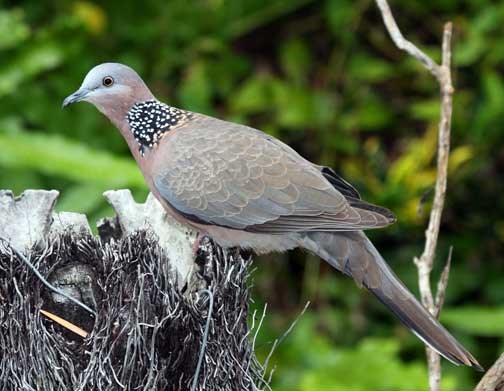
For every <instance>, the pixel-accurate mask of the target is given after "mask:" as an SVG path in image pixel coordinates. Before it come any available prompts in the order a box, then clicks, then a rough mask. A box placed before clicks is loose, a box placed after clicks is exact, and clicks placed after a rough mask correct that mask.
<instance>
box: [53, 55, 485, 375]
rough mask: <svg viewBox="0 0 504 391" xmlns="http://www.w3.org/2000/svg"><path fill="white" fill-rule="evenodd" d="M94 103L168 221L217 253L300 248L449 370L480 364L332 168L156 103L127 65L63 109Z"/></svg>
mask: <svg viewBox="0 0 504 391" xmlns="http://www.w3.org/2000/svg"><path fill="white" fill-rule="evenodd" d="M79 101H85V102H88V103H91V104H93V105H94V106H95V107H96V108H97V109H98V110H99V111H100V112H101V113H103V114H104V115H105V116H106V117H107V118H108V119H109V120H110V121H111V122H112V123H113V124H114V125H115V126H116V127H117V128H118V130H119V131H120V133H121V134H122V136H123V137H124V139H125V141H126V143H127V144H128V146H129V149H130V151H131V153H132V155H133V157H134V158H135V160H136V162H137V163H138V166H139V168H140V170H141V172H142V174H143V176H144V178H145V181H146V183H147V185H148V187H149V188H150V190H151V192H152V193H153V194H154V196H155V197H156V198H157V199H158V200H159V202H160V203H161V204H162V206H163V207H164V209H165V210H166V212H167V213H168V214H169V215H171V216H172V217H174V218H175V219H176V220H178V221H179V222H181V223H183V224H187V225H189V226H191V227H193V228H195V229H196V230H197V231H198V238H201V237H205V236H208V237H210V238H212V239H213V240H214V241H215V242H216V243H218V244H219V245H220V246H221V247H223V248H232V247H238V248H242V249H248V250H252V251H254V252H255V253H257V254H264V253H269V252H283V251H287V250H290V249H293V248H302V249H305V250H307V251H309V252H311V253H314V254H316V255H317V256H319V257H320V258H322V259H323V260H325V261H326V262H327V263H329V264H330V265H331V266H332V267H334V268H335V269H337V270H338V271H340V272H342V273H343V274H345V275H346V276H349V277H351V278H353V279H354V280H355V282H356V284H357V285H358V286H359V287H365V288H366V289H367V290H368V291H370V292H371V293H372V294H373V295H374V296H375V297H376V298H377V299H378V300H379V301H380V302H382V303H383V304H384V305H385V306H386V307H388V309H389V310H391V311H392V312H393V313H394V314H395V315H396V316H397V318H398V319H399V320H400V321H401V322H402V323H403V324H404V325H405V326H406V327H407V328H409V329H410V330H411V331H412V332H413V333H414V334H415V335H416V336H418V337H419V338H420V339H421V340H422V341H423V342H424V343H425V344H426V345H428V346H429V347H431V348H432V349H434V350H435V351H436V352H438V353H439V354H440V355H442V356H443V357H445V358H446V359H448V360H449V361H451V362H452V363H454V364H456V365H467V366H470V367H473V368H475V369H476V370H479V371H482V370H483V368H482V367H481V365H480V364H479V363H478V361H477V360H476V359H475V358H474V357H473V356H472V355H471V353H470V352H469V351H468V350H466V349H465V348H464V347H463V346H462V345H461V344H460V343H459V342H458V341H457V340H456V339H455V337H453V336H452V335H451V334H450V333H449V332H448V331H447V330H446V329H445V328H444V327H443V326H442V325H441V324H440V322H439V321H438V320H437V319H436V318H435V317H434V316H433V315H431V314H430V312H429V311H427V309H426V308H425V307H424V306H423V305H422V304H420V302H419V301H418V300H417V299H416V298H415V296H414V295H413V294H412V293H411V292H410V291H409V290H408V288H407V287H406V286H405V285H404V284H403V283H402V282H401V281H400V279H399V278H398V277H397V275H396V274H395V273H394V272H393V271H392V269H391V268H390V267H389V266H388V264H387V263H386V261H385V260H384V259H383V258H382V256H381V255H380V253H379V252H378V250H377V249H376V248H375V247H374V245H373V244H372V243H371V241H370V240H369V239H368V238H367V236H366V235H365V233H364V231H365V230H367V229H375V228H382V227H385V226H388V225H390V224H392V223H394V222H395V220H396V218H395V216H394V214H393V213H392V212H391V211H389V210H388V209H386V208H384V207H381V206H377V205H373V204H371V203H369V202H366V201H364V200H363V199H362V198H361V196H360V194H359V192H358V191H357V190H356V189H355V188H354V187H353V186H352V185H351V184H350V183H349V182H347V181H346V180H345V179H343V178H342V177H341V176H340V175H338V174H337V173H336V172H335V171H334V170H333V169H332V168H330V167H326V166H321V165H317V164H314V163H312V162H310V161H308V160H307V159H305V158H303V157H302V156H301V155H300V154H298V153H297V152H296V151H295V150H294V149H292V148H291V147H289V146H288V145H287V144H285V143H283V142H282V141H280V140H279V139H277V138H274V137H273V136H271V135H268V134H267V133H264V132H262V131H260V130H257V129H254V128H252V127H249V126H246V125H241V124H237V123H232V122H227V121H224V120H221V119H217V118H214V117H210V116H207V115H204V114H199V113H195V112H191V111H188V110H183V109H180V108H176V107H173V106H170V105H167V104H165V103H162V102H161V101H159V100H158V99H157V98H156V97H155V96H154V95H153V93H152V92H151V91H150V89H149V88H148V86H147V85H146V84H145V82H144V81H143V80H142V78H141V77H140V76H139V75H138V74H137V73H136V72H135V71H134V70H133V69H132V68H130V67H129V66H127V65H123V64H119V63H112V62H109V63H103V64H100V65H97V66H95V67H94V68H92V69H91V70H90V71H89V72H88V73H87V75H86V76H85V77H84V80H83V82H82V84H81V86H80V88H79V89H78V90H77V91H75V92H74V93H73V94H71V95H69V96H68V97H67V98H66V99H64V101H63V104H62V106H63V107H66V106H68V105H70V104H72V103H75V102H79Z"/></svg>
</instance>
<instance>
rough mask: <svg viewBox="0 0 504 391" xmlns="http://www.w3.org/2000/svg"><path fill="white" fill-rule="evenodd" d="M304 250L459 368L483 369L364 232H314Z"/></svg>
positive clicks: (309, 235)
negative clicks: (373, 298)
mask: <svg viewBox="0 0 504 391" xmlns="http://www.w3.org/2000/svg"><path fill="white" fill-rule="evenodd" d="M302 245H303V247H305V248H306V249H307V250H310V251H312V252H314V253H315V254H317V255H318V256H320V257H321V258H323V259H324V260H325V261H327V262H328V263H329V264H331V265H332V266H333V267H335V268H336V269H338V270H339V271H341V272H343V273H344V274H346V275H348V276H350V277H352V278H353V279H354V280H355V281H356V283H357V285H359V286H364V287H366V288H367V289H368V290H369V291H370V292H371V293H372V294H373V295H375V296H376V297H377V298H378V300H380V301H381V302H382V303H383V304H385V306H387V307H388V308H389V309H390V310H391V311H392V312H393V313H394V314H395V315H396V316H397V317H398V318H399V319H400V320H401V322H402V323H404V325H405V326H406V327H408V328H409V329H410V330H411V331H412V332H413V333H414V334H416V335H417V336H418V337H419V338H420V339H421V340H422V341H423V342H425V343H426V344H427V345H429V346H430V347H431V348H433V349H434V350H435V351H437V352H438V353H439V354H441V355H442V356H444V357H445V358H446V359H448V360H450V361H451V362H452V363H454V364H456V365H460V364H462V365H468V366H471V367H474V368H475V369H477V370H483V368H482V367H481V365H480V364H479V363H478V361H476V359H475V358H474V357H473V356H472V355H471V353H469V352H468V351H467V350H466V349H465V348H464V347H463V346H462V345H461V344H460V343H459V342H458V341H457V340H456V339H455V338H454V337H453V336H452V335H451V334H450V333H449V332H448V331H447V330H446V329H445V328H444V327H443V326H442V325H441V324H440V323H439V322H438V320H437V319H436V318H434V317H433V316H432V315H431V314H430V313H429V312H428V311H427V310H426V309H425V308H424V307H423V306H422V304H420V303H419V302H418V300H417V299H416V298H415V297H414V296H413V294H412V293H411V292H410V291H409V290H408V289H407V288H406V287H405V286H404V284H403V283H402V282H401V281H400V280H399V278H398V277H397V276H396V275H395V273H394V272H393V271H392V270H391V269H390V267H389V266H388V265H387V263H386V262H385V261H384V259H383V258H382V257H381V255H380V254H379V253H378V251H377V250H376V248H375V247H374V246H373V244H372V243H371V241H370V240H369V239H368V238H367V237H366V235H365V234H364V233H363V232H337V233H330V232H311V233H307V234H306V235H305V236H304V239H303V243H302Z"/></svg>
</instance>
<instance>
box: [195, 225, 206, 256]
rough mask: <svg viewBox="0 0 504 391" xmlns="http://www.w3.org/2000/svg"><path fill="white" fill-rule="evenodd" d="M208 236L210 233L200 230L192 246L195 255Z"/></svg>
mask: <svg viewBox="0 0 504 391" xmlns="http://www.w3.org/2000/svg"><path fill="white" fill-rule="evenodd" d="M206 237H208V234H207V233H206V232H202V231H198V233H197V235H196V239H195V240H194V244H193V246H192V253H193V256H194V257H196V256H197V255H198V250H199V246H200V244H201V242H202V241H203V239H205V238H206Z"/></svg>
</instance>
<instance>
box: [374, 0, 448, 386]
mask: <svg viewBox="0 0 504 391" xmlns="http://www.w3.org/2000/svg"><path fill="white" fill-rule="evenodd" d="M376 4H377V5H378V7H379V9H380V12H381V15H382V17H383V22H384V24H385V26H386V28H387V30H388V32H389V34H390V37H391V38H392V40H393V41H394V43H395V44H396V45H397V47H398V48H399V49H402V50H404V51H406V52H407V53H408V54H409V55H411V56H413V57H414V58H416V59H417V60H418V61H419V62H420V63H422V64H423V66H424V67H425V68H426V69H427V70H428V71H429V72H430V73H431V74H432V75H433V76H434V77H435V78H436V79H437V81H438V83H439V87H440V92H441V118H440V121H439V132H438V151H437V177H436V186H435V193H434V203H433V206H432V210H431V214H430V217H429V225H428V227H427V230H426V232H425V247H424V250H423V253H422V255H421V256H420V258H415V259H414V262H415V265H416V266H417V268H418V284H419V287H420V294H421V297H422V303H423V305H424V306H425V307H426V308H427V309H428V310H429V311H430V312H431V313H432V314H433V315H434V316H439V312H440V311H441V307H442V305H443V301H444V296H445V292H446V286H447V284H448V274H449V268H450V258H451V251H450V256H449V260H448V262H447V265H446V267H445V270H444V271H443V275H442V276H441V280H440V282H439V284H438V293H437V297H436V300H434V296H433V294H432V289H431V284H430V273H431V271H432V264H433V263H434V256H435V253H436V247H437V241H438V237H439V227H440V225H441V216H442V213H443V207H444V200H445V194H446V183H447V178H448V159H449V155H450V131H451V117H452V108H453V103H452V102H453V91H454V90H453V85H452V81H451V71H450V66H451V36H452V24H451V23H450V22H448V23H446V24H445V26H444V31H443V43H442V62H441V65H439V64H437V63H436V62H435V61H434V60H432V59H431V58H430V57H429V56H428V55H427V54H425V53H424V52H423V51H422V50H420V49H419V48H418V47H417V46H415V45H414V44H413V43H411V42H410V41H408V40H407V39H406V38H404V36H403V35H402V33H401V31H400V30H399V27H398V26H397V23H396V21H395V19H394V17H393V15H392V11H391V10H390V7H389V5H388V3H387V1H386V0H376ZM427 363H428V367H429V388H430V390H431V391H439V390H440V388H441V361H440V357H439V355H438V354H437V353H436V352H435V351H433V350H432V349H430V348H428V347H427Z"/></svg>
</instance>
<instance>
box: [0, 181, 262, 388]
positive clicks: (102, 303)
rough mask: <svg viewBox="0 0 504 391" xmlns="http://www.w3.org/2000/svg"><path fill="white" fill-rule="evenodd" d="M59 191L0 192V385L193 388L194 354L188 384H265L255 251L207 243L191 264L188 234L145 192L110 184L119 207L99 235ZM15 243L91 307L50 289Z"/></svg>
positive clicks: (100, 225) (103, 223)
mask: <svg viewBox="0 0 504 391" xmlns="http://www.w3.org/2000/svg"><path fill="white" fill-rule="evenodd" d="M57 197H58V192H57V191H42V190H38V191H34V190H27V191H25V192H24V193H23V194H22V195H21V196H20V197H18V198H15V197H14V196H13V194H12V192H10V191H0V236H2V237H3V238H5V239H7V240H8V241H9V243H10V245H8V244H5V243H0V356H1V357H0V389H1V390H54V391H56V390H65V391H66V390H107V391H109V390H121V389H126V390H190V389H191V387H192V384H193V380H194V377H195V373H196V368H197V362H198V358H199V357H200V353H201V352H203V353H202V354H203V356H202V357H203V361H202V366H201V370H200V372H199V376H198V377H197V379H196V383H195V385H196V387H195V389H198V390H257V389H264V388H268V385H267V384H266V382H265V381H264V370H263V368H262V367H261V365H260V364H259V363H258V362H257V360H256V359H255V356H254V350H253V346H252V343H251V342H250V341H249V339H248V338H247V337H248V335H249V334H250V329H249V327H248V324H247V316H248V308H249V302H250V296H249V289H248V285H247V270H248V267H249V265H250V260H245V259H243V258H242V257H241V256H240V254H239V253H238V252H237V251H236V252H229V253H228V252H224V251H223V250H222V249H220V248H219V247H218V246H215V245H213V244H212V243H211V242H210V241H206V242H204V243H203V244H202V245H201V246H200V250H199V255H198V257H197V259H196V261H194V260H193V258H194V257H193V256H192V245H193V243H194V240H195V232H193V231H192V230H190V229H188V228H187V227H183V226H181V225H180V224H178V223H177V222H175V221H173V220H172V219H170V218H169V217H168V216H166V214H165V212H164V211H163V209H162V208H161V206H160V205H159V204H158V202H157V201H156V200H155V199H154V197H152V196H151V195H150V196H149V197H148V199H147V201H146V202H145V203H144V204H138V203H136V202H135V201H134V200H133V198H132V196H131V193H130V192H129V191H128V190H120V191H108V192H106V193H105V197H106V199H107V200H108V201H109V203H110V204H111V205H112V206H113V208H114V209H115V211H116V214H117V216H116V217H114V218H110V219H104V220H102V221H100V222H98V232H99V235H98V236H93V234H92V230H91V229H90V227H89V225H88V222H87V218H86V217H85V216H84V215H80V214H76V213H65V212H64V213H55V212H54V205H55V203H56V200H57ZM12 248H15V249H18V250H19V251H20V252H22V253H23V254H25V255H26V257H27V258H28V259H29V260H31V262H32V263H33V264H34V265H35V266H36V268H37V269H38V270H39V271H40V273H41V274H42V275H43V276H45V277H46V278H47V279H48V280H49V282H50V283H51V284H53V285H54V286H56V287H58V288H59V289H60V290H62V291H64V292H65V293H66V294H69V295H70V296H72V297H74V298H76V299H78V300H79V301H81V302H83V303H84V304H86V305H87V306H89V307H91V308H92V309H93V310H94V311H96V316H93V315H92V314H90V313H89V312H87V311H85V310H84V309H82V308H81V307H79V306H77V305H75V304H74V303H73V302H71V301H69V300H68V299H67V298H65V297H64V296H62V295H59V294H57V293H54V292H52V291H51V290H49V289H48V288H47V287H46V286H45V285H43V283H42V282H41V281H40V279H38V278H37V277H36V276H35V275H34V273H33V272H32V271H31V270H30V269H29V268H28V267H27V265H26V264H25V263H24V262H23V261H22V260H21V259H20V257H18V256H17V255H16V254H15V251H13V249H12ZM210 299H213V300H210ZM210 304H212V307H210ZM41 309H43V310H47V311H49V312H51V313H53V314H56V315H58V316H60V317H61V318H64V319H66V320H67V321H70V322H71V323H73V324H75V325H78V326H79V327H81V328H83V329H84V330H86V331H88V332H89V335H88V336H87V337H86V338H82V337H80V336H78V335H76V334H74V333H72V332H70V331H68V330H67V329H65V328H63V327H62V326H60V325H59V324H57V323H54V322H53V321H52V320H49V319H47V318H46V317H44V316H43V315H42V314H41V313H40V311H39V310H41ZM209 314H210V318H209V322H210V323H209V327H208V341H207V343H206V344H204V343H203V340H204V333H205V329H206V321H207V318H208V315H209Z"/></svg>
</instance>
